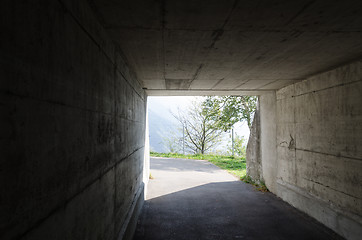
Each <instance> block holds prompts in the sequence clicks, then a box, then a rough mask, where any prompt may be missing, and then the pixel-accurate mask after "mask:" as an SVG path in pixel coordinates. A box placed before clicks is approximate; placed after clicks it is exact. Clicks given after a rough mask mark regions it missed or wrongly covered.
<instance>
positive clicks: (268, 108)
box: [259, 92, 278, 192]
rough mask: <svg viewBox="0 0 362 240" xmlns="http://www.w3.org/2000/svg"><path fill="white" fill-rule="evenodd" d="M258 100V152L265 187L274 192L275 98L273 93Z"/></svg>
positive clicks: (275, 156) (275, 162)
mask: <svg viewBox="0 0 362 240" xmlns="http://www.w3.org/2000/svg"><path fill="white" fill-rule="evenodd" d="M259 100H260V103H259V104H260V133H261V136H260V148H261V149H260V150H261V166H262V172H263V179H264V181H265V185H266V186H267V187H268V189H269V190H270V191H271V192H276V174H277V171H278V162H277V149H276V131H277V125H276V120H277V119H276V98H275V93H274V92H271V93H268V94H264V95H261V96H260V97H259Z"/></svg>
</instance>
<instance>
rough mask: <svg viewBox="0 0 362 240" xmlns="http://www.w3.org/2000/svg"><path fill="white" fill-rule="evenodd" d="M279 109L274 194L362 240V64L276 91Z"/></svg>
mask: <svg viewBox="0 0 362 240" xmlns="http://www.w3.org/2000/svg"><path fill="white" fill-rule="evenodd" d="M264 105H265V104H264ZM264 110H265V109H264ZM276 110H277V111H276V112H277V117H276V122H277V142H276V143H277V163H276V165H275V166H277V172H275V168H274V167H272V168H271V169H267V170H266V171H267V172H265V168H263V170H264V175H267V176H268V175H269V176H270V175H273V176H274V175H275V174H276V175H275V177H276V185H274V186H273V187H272V188H271V190H272V191H273V192H274V193H276V194H277V195H278V196H280V197H281V198H283V199H284V200H285V201H287V202H289V203H291V204H292V205H294V206H295V207H297V208H299V209H301V210H302V211H304V212H306V213H308V214H309V215H311V216H313V217H314V218H316V219H317V220H319V221H321V222H322V223H324V224H325V225H327V226H328V227H330V228H332V229H333V230H335V231H336V232H337V233H339V234H341V235H342V236H344V237H346V238H347V239H361V236H362V147H361V146H362V62H355V63H353V64H349V65H347V66H343V67H340V68H337V69H334V70H331V71H329V72H326V73H322V74H319V75H316V76H313V77H310V78H308V79H307V80H305V81H302V82H300V83H296V84H293V85H290V86H288V87H285V88H283V89H281V90H279V91H277V94H276ZM262 111H263V109H262ZM264 114H267V113H264ZM272 131H274V129H273V130H272ZM269 132H270V131H269ZM263 157H265V156H264V155H263ZM264 160H265V159H264ZM264 160H263V166H264V164H265V163H264ZM272 163H273V164H275V163H274V162H272ZM266 179H268V178H266ZM269 185H273V184H271V183H269ZM269 185H268V186H269Z"/></svg>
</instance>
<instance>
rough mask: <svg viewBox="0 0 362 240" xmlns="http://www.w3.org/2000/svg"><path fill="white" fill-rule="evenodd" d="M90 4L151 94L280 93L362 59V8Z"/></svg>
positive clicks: (304, 1)
mask: <svg viewBox="0 0 362 240" xmlns="http://www.w3.org/2000/svg"><path fill="white" fill-rule="evenodd" d="M90 3H91V6H92V7H93V9H94V11H95V14H96V15H97V16H98V18H99V20H100V22H101V23H102V24H103V26H104V27H105V28H106V29H107V30H108V32H109V34H110V35H111V37H112V38H113V40H114V41H115V42H116V43H117V44H118V45H119V46H120V48H121V50H122V51H123V52H124V55H125V56H126V58H127V61H128V63H129V65H131V66H132V68H133V69H134V70H135V72H136V75H137V77H138V78H139V80H140V82H143V84H144V85H145V86H144V87H147V88H149V89H164V90H167V89H168V90H175V92H174V93H176V92H177V91H176V90H181V89H189V90H190V89H191V90H192V89H199V90H211V91H218V90H220V91H221V90H222V89H224V90H233V89H235V90H240V89H242V90H247V91H249V90H253V89H254V90H274V89H278V88H281V87H284V86H286V85H288V84H291V83H294V82H296V81H300V80H302V79H305V78H306V77H309V76H311V75H314V74H316V73H320V72H323V71H327V70H329V69H331V68H333V67H336V66H339V65H342V64H345V63H347V62H349V61H353V60H356V59H360V58H361V57H362V28H361V26H362V1H349V0H345V1H327V0H320V1H312V0H295V1H289V0H275V1H270V0H260V1H253V0H242V1H232V0H223V1H219V0H209V1H206V0H184V1H155V0H132V1H131V0H124V1H115V0H113V1H111V0H109V1H101V0H91V1H90ZM152 83H154V84H155V86H154V87H152V86H151V84H152Z"/></svg>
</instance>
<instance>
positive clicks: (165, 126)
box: [148, 109, 178, 152]
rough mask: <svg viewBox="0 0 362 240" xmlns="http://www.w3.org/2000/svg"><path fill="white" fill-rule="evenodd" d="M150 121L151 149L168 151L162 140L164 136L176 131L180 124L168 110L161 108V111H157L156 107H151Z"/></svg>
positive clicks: (149, 111)
mask: <svg viewBox="0 0 362 240" xmlns="http://www.w3.org/2000/svg"><path fill="white" fill-rule="evenodd" d="M162 111H163V113H162ZM148 122H149V131H150V148H151V151H156V152H168V149H167V148H166V147H165V146H164V145H163V143H162V141H163V138H164V137H168V136H169V135H170V134H171V133H172V132H176V129H177V127H178V125H177V122H176V121H175V119H174V117H173V116H172V115H171V114H170V113H169V112H168V110H161V113H160V111H158V112H156V111H154V109H149V110H148Z"/></svg>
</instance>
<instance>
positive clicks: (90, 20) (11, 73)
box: [0, 0, 146, 240]
mask: <svg viewBox="0 0 362 240" xmlns="http://www.w3.org/2000/svg"><path fill="white" fill-rule="evenodd" d="M0 12H1V14H0V15H1V21H0V25H1V29H2V30H1V31H2V34H1V45H0V48H1V50H0V52H1V55H0V64H1V67H0V69H1V82H0V116H1V126H0V129H1V140H0V141H1V150H0V151H1V154H0V169H1V170H0V171H1V173H0V196H1V197H0V238H1V239H4V240H5V239H62V240H63V239H115V238H117V237H118V236H119V233H123V232H124V233H127V229H124V228H127V225H128V224H127V223H128V222H130V221H132V212H131V210H132V209H137V207H136V206H137V202H139V200H138V199H137V197H138V198H139V199H143V198H142V189H143V184H142V166H143V159H144V154H143V151H144V139H145V136H144V130H145V106H146V105H145V101H146V99H145V94H144V91H143V90H142V89H141V87H140V85H139V83H138V82H137V80H136V78H135V77H134V76H133V75H132V71H131V70H130V69H129V68H128V67H127V65H126V64H125V61H124V59H123V57H122V56H121V55H120V53H119V52H118V50H117V49H116V47H115V45H114V44H113V43H112V41H111V40H109V39H108V38H107V34H106V33H105V32H104V31H103V30H102V27H101V26H100V25H99V24H98V22H97V20H96V19H95V18H94V16H93V14H92V12H91V10H90V8H89V5H88V4H87V3H86V2H83V1H68V0H64V1H63V0H61V1H40V0H34V1H5V2H2V7H1V9H0ZM138 205H139V204H138ZM138 209H139V207H138ZM131 232H132V231H131ZM120 237H122V236H120Z"/></svg>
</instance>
